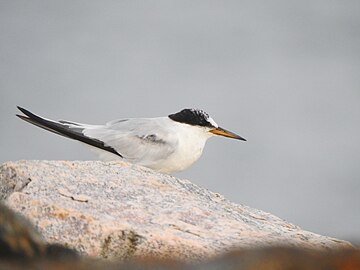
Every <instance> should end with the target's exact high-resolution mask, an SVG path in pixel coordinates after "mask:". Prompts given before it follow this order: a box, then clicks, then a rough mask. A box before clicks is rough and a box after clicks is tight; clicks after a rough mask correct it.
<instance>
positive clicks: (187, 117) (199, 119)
mask: <svg viewBox="0 0 360 270" xmlns="http://www.w3.org/2000/svg"><path fill="white" fill-rule="evenodd" d="M169 118H170V119H171V120H174V121H176V122H180V123H184V124H189V125H192V126H202V127H209V128H213V127H216V126H214V124H215V123H214V122H213V120H212V119H211V118H210V116H209V115H208V114H207V113H206V112H204V111H203V110H198V109H184V110H182V111H180V112H178V113H174V114H170V115H169ZM212 122H213V123H212Z"/></svg>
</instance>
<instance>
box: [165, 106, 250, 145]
mask: <svg viewBox="0 0 360 270" xmlns="http://www.w3.org/2000/svg"><path fill="white" fill-rule="evenodd" d="M169 118H170V119H171V120H173V121H176V122H179V123H183V124H188V125H192V126H198V127H201V128H203V129H204V130H205V131H206V132H209V133H210V134H211V135H213V134H214V135H220V136H224V137H228V138H232V139H237V140H242V141H246V140H245V139H244V138H242V137H241V136H239V135H237V134H235V133H233V132H230V131H228V130H226V129H224V128H221V127H219V126H218V124H216V122H215V121H214V120H213V119H212V118H211V117H210V115H209V114H207V113H206V112H204V111H203V110H199V109H183V110H182V111H180V112H177V113H174V114H170V115H169Z"/></svg>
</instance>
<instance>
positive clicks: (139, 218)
mask: <svg viewBox="0 0 360 270" xmlns="http://www.w3.org/2000/svg"><path fill="white" fill-rule="evenodd" d="M0 198H2V199H5V200H6V203H7V205H9V206H10V207H12V208H13V209H15V210H17V211H19V212H21V213H22V214H23V215H25V216H26V217H28V218H29V219H30V220H31V221H32V222H33V223H34V224H35V225H36V226H37V228H38V229H39V231H40V232H41V233H42V234H43V236H44V237H45V239H46V240H47V241H49V242H51V243H53V242H56V243H61V244H64V245H66V246H68V247H71V248H75V249H76V250H78V251H80V252H81V253H83V254H87V255H91V256H101V257H104V258H114V257H119V258H132V257H143V256H155V257H160V258H169V257H171V258H177V259H182V260H189V261H190V260H203V259H206V258H209V257H212V256H214V255H219V254H221V253H224V252H226V251H228V250H231V249H233V248H235V247H240V248H241V247H246V248H252V247H263V246H269V245H272V244H276V245H280V244H281V245H289V246H293V247H305V248H316V249H327V248H340V247H350V246H351V245H350V244H349V243H348V242H345V241H340V240H337V239H333V238H329V237H325V236H321V235H318V234H314V233H311V232H307V231H304V230H301V229H300V228H299V227H297V226H295V225H293V224H290V223H288V222H286V221H284V220H282V219H280V218H278V217H276V216H274V215H271V214H269V213H266V212H263V211H260V210H257V209H253V208H250V207H247V206H244V205H237V204H234V203H231V202H229V201H228V200H226V199H224V198H223V197H222V196H221V195H219V194H217V193H213V192H210V191H208V190H206V189H204V188H201V187H198V186H196V185H194V184H192V183H191V182H189V181H187V180H180V179H177V178H174V177H172V176H169V175H164V174H160V173H157V172H154V171H152V170H150V169H147V168H143V167H139V166H136V165H132V164H129V163H125V162H111V163H104V162H98V161H73V162H71V161H18V162H7V163H4V164H3V165H2V166H1V167H0Z"/></svg>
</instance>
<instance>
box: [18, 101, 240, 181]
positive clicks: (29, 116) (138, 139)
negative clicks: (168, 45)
mask: <svg viewBox="0 0 360 270" xmlns="http://www.w3.org/2000/svg"><path fill="white" fill-rule="evenodd" d="M17 108H18V109H19V110H20V111H21V112H22V113H23V114H24V115H19V114H16V116H17V117H19V118H20V119H22V120H24V121H26V122H29V123H31V124H33V125H35V126H38V127H40V128H43V129H46V130H48V131H51V132H53V133H56V134H58V135H61V136H64V137H67V138H70V139H73V140H77V141H80V142H82V143H85V144H87V145H89V146H92V148H93V150H96V152H97V153H98V154H99V158H100V159H101V160H104V161H113V160H118V159H123V160H125V161H128V162H130V163H133V164H137V165H142V166H145V167H148V168H150V169H153V170H155V171H158V172H161V173H165V174H172V173H175V172H179V171H183V170H185V169H187V168H188V167H190V166H191V165H192V164H193V163H194V162H196V161H197V160H198V159H199V157H200V156H201V154H202V152H203V149H204V146H205V143H206V141H207V140H208V139H209V138H210V137H212V136H214V135H218V136H224V137H227V138H233V139H237V140H242V141H246V139H244V138H243V137H241V136H239V135H237V134H235V133H233V132H231V131H228V130H226V129H224V128H221V127H219V126H218V124H217V123H216V122H215V121H214V120H213V119H212V118H211V117H210V116H209V114H208V113H206V112H205V111H203V110H200V109H183V110H181V111H179V112H177V113H173V114H169V115H168V116H165V117H156V118H126V119H117V120H113V121H110V122H107V123H105V124H104V125H89V124H81V123H76V122H72V121H65V120H59V121H54V120H50V119H46V118H43V117H41V116H38V115H36V114H34V113H32V112H30V111H28V110H27V109H24V108H22V107H20V106H17Z"/></svg>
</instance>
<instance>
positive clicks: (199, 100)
mask: <svg viewBox="0 0 360 270" xmlns="http://www.w3.org/2000/svg"><path fill="white" fill-rule="evenodd" d="M16 105H21V106H24V107H25V108H28V109H30V110H32V111H34V112H35V113H38V114H40V115H43V116H45V117H48V118H53V119H68V120H73V121H78V122H85V123H104V122H106V121H108V120H113V119H116V118H126V117H155V116H164V115H168V114H170V113H174V112H177V111H179V110H180V109H182V108H191V107H197V108H202V109H204V110H205V111H207V112H208V113H210V115H211V116H212V117H213V118H214V119H215V121H216V122H217V123H218V124H219V125H221V126H222V127H224V128H227V129H229V130H231V131H234V132H236V133H238V134H240V135H241V136H243V137H245V138H246V139H248V141H247V142H240V141H236V140H230V139H225V138H222V137H221V138H220V137H218V138H212V139H211V140H209V141H208V143H207V146H206V148H205V151H204V153H203V156H202V157H201V159H200V160H199V161H198V162H197V163H196V164H195V165H194V166H193V167H191V168H190V169H188V170H186V171H184V172H182V173H179V174H177V175H176V176H178V177H181V178H187V179H190V180H191V181H192V182H194V183H196V184H198V185H200V186H203V187H206V188H208V189H210V190H212V191H215V192H219V193H222V194H224V195H225V197H226V198H228V199H230V200H232V201H234V202H237V203H242V204H246V205H249V206H252V207H256V208H259V209H262V210H265V211H268V212H271V213H273V214H276V215H278V216H280V217H282V218H284V219H286V220H288V221H290V222H293V223H295V224H297V225H299V226H301V227H302V228H304V229H307V230H310V231H313V232H317V233H320V234H324V235H329V236H334V237H339V238H342V239H348V240H352V241H354V240H356V241H359V239H360V179H359V178H360V162H359V161H360V1H358V0H354V1H341V0H339V1H329V0H324V1H314V0H308V1H288V0H284V1H268V0H264V1H253V0H249V1H169V0H164V1H159V0H157V1H133V0H131V1H27V0H24V1H15V0H11V1H10V0H9V1H3V0H0V151H1V152H0V163H2V162H5V161H8V160H19V159H66V160H76V159H80V160H83V159H85V160H87V159H96V156H95V155H94V154H93V153H92V152H90V151H88V149H86V148H85V147H83V146H82V145H81V144H79V143H76V142H74V141H71V140H67V139H65V138H63V137H60V136H56V135H54V134H50V133H49V132H46V131H44V130H40V129H39V128H36V127H34V126H31V125H29V124H27V123H24V122H22V121H20V120H19V119H17V118H16V117H15V116H14V115H15V113H17V110H16Z"/></svg>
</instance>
